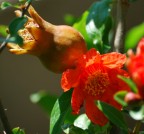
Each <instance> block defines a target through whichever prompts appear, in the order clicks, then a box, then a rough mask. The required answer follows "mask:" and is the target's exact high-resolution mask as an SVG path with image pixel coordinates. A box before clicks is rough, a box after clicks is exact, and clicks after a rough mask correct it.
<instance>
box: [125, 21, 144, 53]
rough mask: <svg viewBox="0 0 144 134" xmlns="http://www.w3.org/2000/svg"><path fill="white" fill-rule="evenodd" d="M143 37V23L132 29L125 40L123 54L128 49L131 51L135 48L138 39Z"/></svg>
mask: <svg viewBox="0 0 144 134" xmlns="http://www.w3.org/2000/svg"><path fill="white" fill-rule="evenodd" d="M143 36H144V23H142V24H140V25H138V26H135V27H134V28H132V29H131V30H130V31H129V32H128V33H127V35H126V38H125V52H127V50H128V49H131V48H132V49H133V48H135V47H136V46H137V44H138V42H139V41H140V39H141V38H142V37H143Z"/></svg>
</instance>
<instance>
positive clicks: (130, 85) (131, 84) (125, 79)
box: [118, 75, 138, 93]
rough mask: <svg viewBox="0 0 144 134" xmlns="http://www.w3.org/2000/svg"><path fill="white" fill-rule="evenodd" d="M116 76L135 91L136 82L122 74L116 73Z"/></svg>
mask: <svg viewBox="0 0 144 134" xmlns="http://www.w3.org/2000/svg"><path fill="white" fill-rule="evenodd" d="M118 78H120V79H121V80H123V81H124V82H125V83H127V84H128V85H129V87H130V89H131V90H132V91H133V92H134V93H137V92H138V89H137V86H136V84H135V83H134V82H133V81H132V80H131V79H130V78H126V77H124V76H121V75H118Z"/></svg>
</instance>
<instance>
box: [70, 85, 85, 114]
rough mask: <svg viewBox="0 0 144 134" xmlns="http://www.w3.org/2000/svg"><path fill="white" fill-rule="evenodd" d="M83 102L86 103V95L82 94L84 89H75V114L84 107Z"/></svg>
mask: <svg viewBox="0 0 144 134" xmlns="http://www.w3.org/2000/svg"><path fill="white" fill-rule="evenodd" d="M83 102H84V94H83V92H82V89H81V88H79V87H76V88H74V90H73V94H72V100H71V105H72V110H73V114H78V113H79V111H80V108H81V106H82V105H83Z"/></svg>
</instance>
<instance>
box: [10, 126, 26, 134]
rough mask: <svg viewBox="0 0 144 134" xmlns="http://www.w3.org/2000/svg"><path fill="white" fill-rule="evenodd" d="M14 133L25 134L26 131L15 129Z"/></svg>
mask: <svg viewBox="0 0 144 134" xmlns="http://www.w3.org/2000/svg"><path fill="white" fill-rule="evenodd" d="M12 133H13V134H25V132H24V130H23V129H20V128H19V127H17V128H14V129H13V130H12Z"/></svg>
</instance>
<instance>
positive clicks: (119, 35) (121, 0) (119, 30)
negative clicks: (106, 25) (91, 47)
mask: <svg viewBox="0 0 144 134" xmlns="http://www.w3.org/2000/svg"><path fill="white" fill-rule="evenodd" d="M128 7H129V2H128V0H117V7H116V10H117V14H116V24H117V26H116V31H115V37H114V46H113V51H116V52H121V53H122V52H123V51H124V36H125V33H126V13H127V10H128Z"/></svg>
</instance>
